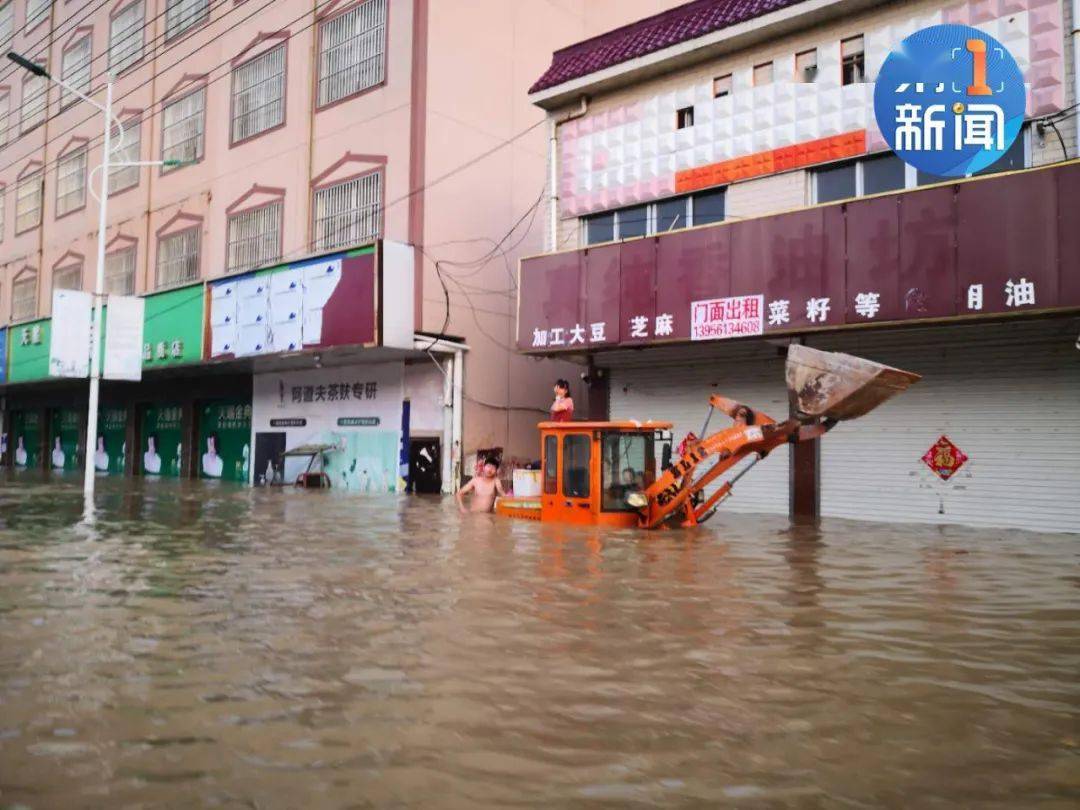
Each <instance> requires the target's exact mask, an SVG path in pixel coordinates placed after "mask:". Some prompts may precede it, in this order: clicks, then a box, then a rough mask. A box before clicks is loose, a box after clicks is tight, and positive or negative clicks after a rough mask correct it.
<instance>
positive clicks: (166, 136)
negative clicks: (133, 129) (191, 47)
mask: <svg viewBox="0 0 1080 810" xmlns="http://www.w3.org/2000/svg"><path fill="white" fill-rule="evenodd" d="M205 129H206V88H205V87H202V88H199V89H198V90H196V91H195V92H194V93H188V94H187V95H186V96H184V97H183V98H180V99H177V100H176V101H173V102H171V103H169V104H167V105H165V108H164V109H163V110H162V119H161V159H162V160H183V161H187V162H194V161H196V160H199V159H201V158H202V156H203V140H204V135H205ZM173 170H175V167H174V168H172V169H169V168H166V169H164V170H163V171H166V172H168V171H173Z"/></svg>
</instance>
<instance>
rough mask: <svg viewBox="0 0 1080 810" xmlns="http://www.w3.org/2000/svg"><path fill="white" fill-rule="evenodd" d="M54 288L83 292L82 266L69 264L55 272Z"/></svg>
mask: <svg viewBox="0 0 1080 810" xmlns="http://www.w3.org/2000/svg"><path fill="white" fill-rule="evenodd" d="M52 288H53V289H54V290H81V289H82V265H81V264H69V265H68V266H67V267H58V268H56V269H55V270H53V278H52Z"/></svg>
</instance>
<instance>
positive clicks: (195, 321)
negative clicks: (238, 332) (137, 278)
mask: <svg viewBox="0 0 1080 810" xmlns="http://www.w3.org/2000/svg"><path fill="white" fill-rule="evenodd" d="M204 299H205V293H204V291H203V285H201V284H198V285H193V286H191V287H182V288H181V289H178V290H169V291H168V292H163V293H157V294H155V295H148V296H146V298H144V299H143V300H144V302H145V303H144V317H143V330H142V364H143V368H162V367H164V366H173V365H177V364H179V363H194V362H198V361H200V360H202V333H203V309H204Z"/></svg>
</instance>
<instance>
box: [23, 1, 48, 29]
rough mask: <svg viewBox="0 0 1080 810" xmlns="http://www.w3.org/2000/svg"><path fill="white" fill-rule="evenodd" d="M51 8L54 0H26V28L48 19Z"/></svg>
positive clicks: (31, 27)
mask: <svg viewBox="0 0 1080 810" xmlns="http://www.w3.org/2000/svg"><path fill="white" fill-rule="evenodd" d="M51 9H52V0H26V30H27V31H30V30H31V29H33V28H34V27H35V26H37V25H38V23H41V22H44V21H45V20H47V19H48V17H49V11H50V10H51Z"/></svg>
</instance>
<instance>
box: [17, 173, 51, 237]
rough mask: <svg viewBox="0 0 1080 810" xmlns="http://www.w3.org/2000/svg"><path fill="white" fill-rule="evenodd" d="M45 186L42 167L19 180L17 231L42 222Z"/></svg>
mask: <svg viewBox="0 0 1080 810" xmlns="http://www.w3.org/2000/svg"><path fill="white" fill-rule="evenodd" d="M44 187H45V182H44V177H43V173H42V170H41V169H38V170H37V171H35V172H32V173H31V174H29V175H27V176H26V177H24V178H23V179H22V180H20V181H19V185H18V187H17V188H16V189H15V233H17V234H19V233H22V232H23V231H28V230H30V229H31V228H36V227H37V226H38V225H40V224H41V198H42V195H43V193H44Z"/></svg>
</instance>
